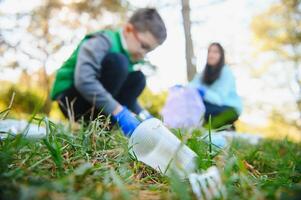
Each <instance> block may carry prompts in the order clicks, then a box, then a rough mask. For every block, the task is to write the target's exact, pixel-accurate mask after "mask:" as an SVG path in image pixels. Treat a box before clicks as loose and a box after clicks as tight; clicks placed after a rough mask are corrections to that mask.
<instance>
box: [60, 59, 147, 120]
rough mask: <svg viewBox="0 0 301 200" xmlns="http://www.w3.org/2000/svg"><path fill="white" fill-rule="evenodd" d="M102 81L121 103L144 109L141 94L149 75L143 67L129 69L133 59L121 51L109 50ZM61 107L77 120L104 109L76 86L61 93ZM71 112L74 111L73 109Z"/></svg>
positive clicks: (93, 117)
mask: <svg viewBox="0 0 301 200" xmlns="http://www.w3.org/2000/svg"><path fill="white" fill-rule="evenodd" d="M101 65H102V70H101V77H100V79H99V82H100V83H101V84H102V85H103V87H104V88H105V89H106V90H107V91H108V92H109V93H110V94H111V95H112V96H113V97H114V98H115V99H116V100H117V101H118V102H119V103H120V104H121V105H124V106H126V107H127V108H128V109H129V110H131V111H132V112H134V113H136V114H138V113H139V112H140V111H141V110H142V109H141V107H140V106H139V104H138V102H137V98H138V97H139V95H140V94H141V93H142V91H143V89H144V88H145V85H146V80H145V76H144V74H143V73H142V72H140V71H134V72H131V73H129V72H128V65H129V60H128V59H127V57H126V56H124V55H123V54H120V53H109V54H107V55H106V56H105V57H104V59H103V61H102V63H101ZM58 101H59V107H60V109H61V111H62V112H63V114H64V115H65V117H67V118H68V117H70V115H71V116H73V117H74V119H75V120H76V121H77V120H79V119H81V118H82V117H83V119H84V121H89V120H93V119H95V118H96V117H97V116H98V115H99V114H100V112H101V110H99V108H95V106H93V105H92V104H90V103H89V102H87V101H86V100H85V99H84V98H83V97H82V96H81V95H80V93H79V92H78V91H77V90H76V88H75V87H74V86H73V87H71V88H69V89H67V90H66V91H64V92H63V94H62V95H61V96H60V97H59V99H58ZM70 112H71V113H70Z"/></svg>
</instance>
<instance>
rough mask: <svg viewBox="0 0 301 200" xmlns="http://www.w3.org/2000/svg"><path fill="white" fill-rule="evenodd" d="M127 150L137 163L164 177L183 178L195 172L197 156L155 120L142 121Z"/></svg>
mask: <svg viewBox="0 0 301 200" xmlns="http://www.w3.org/2000/svg"><path fill="white" fill-rule="evenodd" d="M129 148H130V151H131V153H132V154H133V155H134V156H135V157H136V158H137V159H138V160H139V161H141V162H143V163H145V164H147V165H149V166H150V167H152V168H154V169H156V170H157V171H160V172H162V173H164V174H166V175H171V172H176V173H177V174H178V175H179V176H180V177H183V178H184V177H186V175H187V174H189V173H192V172H194V171H195V158H196V156H197V155H196V154H195V153H194V152H193V151H192V150H191V149H190V148H188V147H187V146H186V145H185V144H183V143H182V142H181V141H180V140H179V139H178V138H177V137H176V136H175V135H174V134H173V133H171V132H170V131H169V130H168V129H167V128H166V127H165V126H164V125H163V123H162V122H161V121H160V120H158V119H156V118H151V119H148V120H145V121H143V122H142V123H141V124H140V125H139V126H138V127H137V128H136V129H135V131H134V132H133V134H132V135H131V137H130V139H129Z"/></svg>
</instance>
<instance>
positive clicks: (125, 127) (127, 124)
mask: <svg viewBox="0 0 301 200" xmlns="http://www.w3.org/2000/svg"><path fill="white" fill-rule="evenodd" d="M113 118H114V119H115V120H116V121H117V123H118V124H119V126H120V128H121V130H122V131H123V133H124V135H125V136H127V137H130V136H131V135H132V133H133V131H134V130H135V129H136V128H137V126H138V125H139V124H140V121H139V120H138V119H137V118H136V117H135V116H134V114H133V113H132V112H130V111H129V110H128V109H127V108H126V107H123V109H122V110H121V111H120V112H119V113H118V114H117V115H115V116H113Z"/></svg>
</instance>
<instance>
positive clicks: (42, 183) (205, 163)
mask: <svg viewBox="0 0 301 200" xmlns="http://www.w3.org/2000/svg"><path fill="white" fill-rule="evenodd" d="M34 121H35V122H36V123H40V124H41V125H44V126H45V127H46V129H47V137H46V138H45V139H43V140H28V139H26V138H24V137H22V136H21V135H19V136H17V137H9V138H8V139H5V140H2V141H0V199H22V200H23V199H25V200H26V199H187V200H188V199H194V197H193V194H192V192H191V190H190V187H189V184H188V183H187V181H181V180H180V179H179V178H177V177H176V176H173V177H171V178H167V177H164V176H162V175H161V174H159V173H157V172H156V171H154V170H152V169H151V168H150V167H148V166H145V165H144V164H143V163H140V162H138V161H137V160H135V158H134V157H133V156H131V155H130V154H129V153H128V152H129V151H128V150H129V149H128V146H127V139H126V138H125V137H124V136H123V135H122V134H121V133H120V131H119V130H117V129H113V130H111V131H108V128H107V127H108V125H109V122H108V120H107V119H104V118H99V119H97V120H95V121H93V122H91V123H90V124H89V125H84V124H79V126H78V127H77V128H76V129H74V128H71V127H73V126H68V125H63V124H55V123H52V122H50V121H49V120H48V119H47V118H41V119H34ZM174 133H175V134H176V135H177V136H178V137H179V138H180V139H182V140H183V141H187V145H188V146H190V147H191V148H192V149H193V150H194V151H195V152H196V153H197V154H198V156H199V157H198V167H199V170H200V171H201V170H203V169H207V168H208V167H210V166H211V165H217V166H218V168H219V169H220V170H221V172H222V177H223V181H224V184H225V186H226V189H227V199H298V197H300V196H301V144H300V143H293V142H290V141H288V140H281V141H277V140H268V139H267V140H263V141H261V142H260V143H259V144H258V145H255V146H254V145H250V144H249V143H248V142H247V141H243V140H234V141H233V142H232V144H231V146H230V147H229V148H227V149H224V150H220V149H218V148H216V147H214V145H211V144H209V146H208V144H207V143H206V142H205V141H202V140H199V137H200V136H201V135H202V132H201V131H200V130H194V131H193V132H192V134H191V137H189V138H188V139H187V134H186V133H185V131H184V130H174ZM185 137H186V138H185Z"/></svg>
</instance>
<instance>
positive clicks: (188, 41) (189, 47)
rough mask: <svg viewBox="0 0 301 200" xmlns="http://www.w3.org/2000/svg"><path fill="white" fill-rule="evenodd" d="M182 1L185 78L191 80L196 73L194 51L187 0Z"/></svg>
mask: <svg viewBox="0 0 301 200" xmlns="http://www.w3.org/2000/svg"><path fill="white" fill-rule="evenodd" d="M181 1H182V17H183V23H184V34H185V55H186V65H187V66H186V67H187V79H188V81H191V80H192V79H193V77H194V75H195V74H196V66H195V63H194V59H195V58H194V51H193V43H192V38H191V20H190V6H189V0H181Z"/></svg>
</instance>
